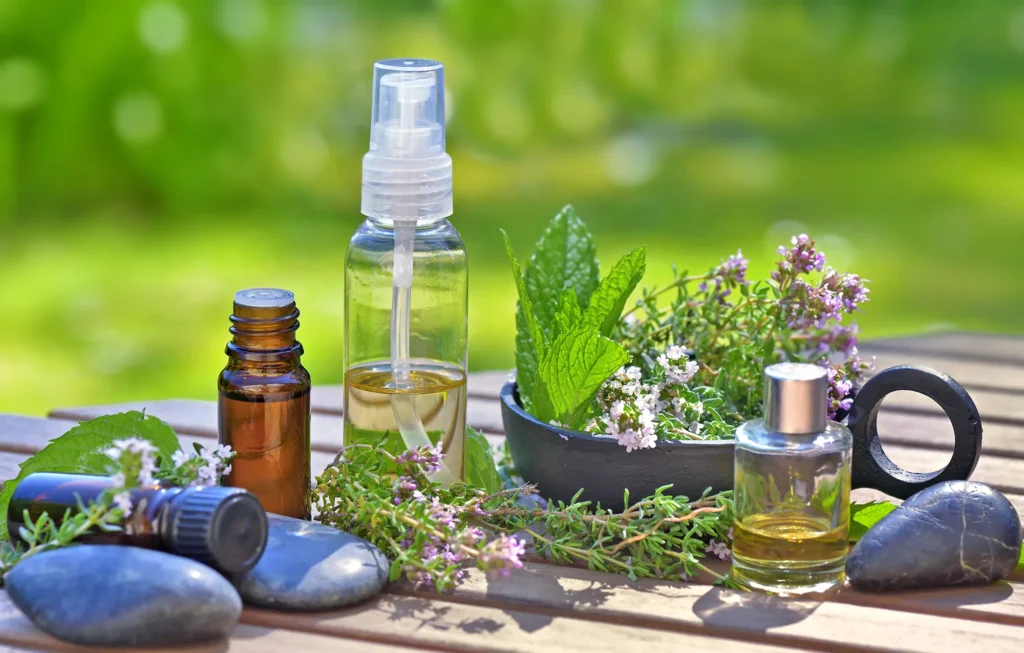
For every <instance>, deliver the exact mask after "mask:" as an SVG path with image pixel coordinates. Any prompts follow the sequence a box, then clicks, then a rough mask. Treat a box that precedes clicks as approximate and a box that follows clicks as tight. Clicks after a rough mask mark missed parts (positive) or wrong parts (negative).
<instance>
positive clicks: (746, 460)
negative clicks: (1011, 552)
mask: <svg viewBox="0 0 1024 653" xmlns="http://www.w3.org/2000/svg"><path fill="white" fill-rule="evenodd" d="M827 374H828V373H827V370H826V369H824V368H822V367H819V366H817V365H807V364H800V363H781V364H778V365H771V366H769V367H768V368H766V369H765V394H764V418H763V419H758V420H753V421H750V422H747V423H745V424H743V425H742V426H740V428H739V429H737V431H736V467H735V469H736V472H735V474H736V476H735V505H736V515H735V523H734V530H733V565H732V573H733V576H734V578H735V579H736V580H738V581H739V582H740V583H741V584H743V585H746V586H748V587H751V588H753V589H759V590H764V591H768V592H774V593H780V594H801V593H808V592H824V591H827V590H829V589H830V588H832V587H834V586H836V585H838V584H840V583H841V582H842V581H843V579H844V575H845V572H844V569H845V565H846V555H847V549H848V546H847V541H846V540H847V531H848V529H849V512H850V481H851V461H852V447H853V436H852V435H851V433H850V430H849V429H847V428H846V427H845V426H843V425H841V424H838V423H836V422H830V421H828V419H827V417H826V405H827V404H826V398H827V394H828V375H827Z"/></svg>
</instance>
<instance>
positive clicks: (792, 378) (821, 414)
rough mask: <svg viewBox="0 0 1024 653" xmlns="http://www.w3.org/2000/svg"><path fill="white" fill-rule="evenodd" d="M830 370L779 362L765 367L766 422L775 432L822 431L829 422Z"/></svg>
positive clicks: (798, 433) (799, 433) (800, 432)
mask: <svg viewBox="0 0 1024 653" xmlns="http://www.w3.org/2000/svg"><path fill="white" fill-rule="evenodd" d="M827 402H828V370H827V369H825V368H824V367H819V366H818V365H810V364H807V363H779V364H777V365H769V366H768V367H766V368H765V370H764V424H765V426H766V427H768V428H769V429H770V430H772V431H775V432H776V433H788V434H792V435H803V434H808V433H821V432H822V431H824V430H825V427H826V426H827V425H828V413H827V410H826V409H827Z"/></svg>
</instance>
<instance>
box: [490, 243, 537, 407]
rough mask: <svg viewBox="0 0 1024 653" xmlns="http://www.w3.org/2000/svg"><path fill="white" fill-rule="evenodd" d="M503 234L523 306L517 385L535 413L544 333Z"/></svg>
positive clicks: (520, 310)
mask: <svg viewBox="0 0 1024 653" xmlns="http://www.w3.org/2000/svg"><path fill="white" fill-rule="evenodd" d="M501 235H502V237H503V238H504V239H505V252H506V253H507V254H508V260H509V263H511V264H512V276H513V277H514V278H515V281H516V289H517V290H518V291H519V304H518V306H517V307H516V383H517V384H518V385H519V399H520V400H521V401H522V402H523V408H525V409H526V410H527V411H528V412H533V391H534V385H535V382H536V378H537V367H538V366H539V363H540V360H541V359H542V358H543V357H544V349H545V341H544V331H543V329H542V328H541V326H540V323H539V322H538V321H537V317H536V315H535V314H534V311H533V303H532V302H531V301H530V296H529V293H528V292H527V290H526V283H525V280H524V278H523V274H522V270H521V269H520V267H519V259H517V258H516V252H515V250H514V249H512V243H511V242H510V241H509V239H508V234H507V233H505V231H504V230H502V232H501Z"/></svg>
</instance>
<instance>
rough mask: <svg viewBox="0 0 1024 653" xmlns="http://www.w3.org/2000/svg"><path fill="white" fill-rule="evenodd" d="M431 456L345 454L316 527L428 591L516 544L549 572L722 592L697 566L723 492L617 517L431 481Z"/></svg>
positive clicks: (521, 493)
mask: <svg viewBox="0 0 1024 653" xmlns="http://www.w3.org/2000/svg"><path fill="white" fill-rule="evenodd" d="M438 456H439V454H438V453H437V452H436V451H433V452H432V451H429V450H426V449H423V450H412V451H410V452H406V453H405V454H401V455H398V456H396V455H394V454H393V453H392V452H391V451H389V450H388V449H387V447H386V444H385V446H371V445H366V444H354V445H350V446H348V447H345V448H344V449H342V451H341V453H339V455H338V457H337V459H336V460H335V462H334V464H333V465H332V466H330V467H328V468H327V469H326V470H325V471H324V473H323V474H322V475H320V476H318V477H317V480H316V484H317V485H316V489H315V490H314V495H313V500H314V505H315V506H316V508H317V510H318V512H319V513H320V514H319V516H318V517H317V519H318V520H320V521H321V522H323V523H325V524H328V525H331V526H335V527H337V528H340V529H342V530H345V531H347V532H350V533H353V534H355V535H358V536H360V537H363V538H365V539H367V540H369V541H370V542H372V543H374V544H375V545H377V546H378V547H379V548H380V549H381V550H382V551H384V552H385V553H386V554H387V555H388V557H389V558H390V559H391V560H392V565H391V576H392V578H393V579H396V578H399V577H401V576H405V577H406V578H408V579H409V580H411V581H413V582H414V583H417V584H419V585H427V586H432V587H435V588H437V589H438V591H441V590H445V589H449V588H451V587H452V586H454V585H455V584H456V583H457V582H458V580H459V579H460V578H461V577H462V574H463V573H464V572H463V568H464V565H465V564H475V565H476V566H478V567H480V568H482V569H486V570H488V571H492V572H498V573H507V572H509V571H510V570H511V569H514V568H516V567H519V566H521V564H522V555H523V554H524V553H525V551H524V548H523V541H522V539H521V538H522V537H524V536H528V540H532V543H533V549H532V553H533V554H534V555H536V556H538V557H541V558H547V559H549V560H550V561H551V562H554V563H556V564H583V565H586V566H587V567H589V568H591V569H596V570H601V571H610V572H615V573H621V574H625V575H627V576H629V577H631V578H638V577H657V578H665V579H675V580H681V579H686V578H690V577H692V576H694V575H695V574H697V573H698V572H700V571H703V572H705V573H708V574H711V575H712V576H714V577H716V578H718V579H719V580H720V581H721V582H723V583H726V584H731V581H729V580H728V579H727V578H725V577H722V576H720V575H718V574H716V573H715V572H714V571H712V570H711V569H709V568H708V567H707V566H706V565H705V564H704V563H703V562H702V559H703V558H705V557H706V556H707V555H708V550H709V547H710V548H711V550H712V551H713V550H716V548H715V544H716V543H721V544H720V547H725V546H726V544H725V543H726V542H727V541H728V539H729V529H730V527H731V524H732V502H731V494H729V493H724V494H720V495H716V496H705V497H701V498H699V499H698V500H696V501H690V500H689V499H687V498H686V497H681V496H672V495H671V494H669V493H668V490H669V487H668V486H666V487H664V488H660V489H659V490H658V491H657V492H656V493H655V494H653V495H652V496H650V497H646V498H644V499H642V500H640V501H637V502H635V503H633V504H629V497H628V494H627V495H626V497H625V498H626V503H627V505H629V507H628V508H627V509H626V510H624V511H623V512H620V513H615V512H612V511H609V510H605V509H602V508H600V507H599V506H593V505H592V504H591V503H590V502H588V501H580V500H579V495H577V497H575V498H574V499H573V500H572V501H570V502H569V503H561V502H560V503H552V504H549V505H546V506H543V505H542V503H543V502H540V503H538V502H536V501H535V500H534V498H533V495H534V494H535V490H534V488H533V487H532V486H530V485H524V486H519V487H514V488H511V489H506V490H499V491H497V492H488V491H485V490H483V489H481V488H474V487H470V486H466V485H455V486H453V487H451V488H448V489H445V488H442V487H441V486H440V485H438V484H436V483H431V482H430V481H429V479H428V478H427V472H428V471H429V469H430V468H431V466H432V465H434V464H436V460H437V457H438ZM492 465H493V463H492ZM717 550H718V551H725V550H726V549H725V548H718V549H717Z"/></svg>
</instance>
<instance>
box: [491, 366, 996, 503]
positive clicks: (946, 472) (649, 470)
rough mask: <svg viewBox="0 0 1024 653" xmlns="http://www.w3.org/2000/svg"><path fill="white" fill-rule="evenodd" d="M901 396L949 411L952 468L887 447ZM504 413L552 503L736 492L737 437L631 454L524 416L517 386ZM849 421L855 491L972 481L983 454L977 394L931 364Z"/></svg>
mask: <svg viewBox="0 0 1024 653" xmlns="http://www.w3.org/2000/svg"><path fill="white" fill-rule="evenodd" d="M897 390H910V391H913V392H919V393H921V394H924V395H926V396H928V397H930V398H931V399H933V400H934V401H935V402H936V403H937V404H939V406H941V407H942V409H943V410H944V411H945V412H946V415H947V417H949V419H950V421H951V422H952V424H953V432H954V435H955V438H956V442H955V444H954V447H953V456H952V458H951V459H950V461H949V464H948V465H947V466H946V467H945V468H943V469H941V470H938V471H935V472H931V473H927V474H922V473H916V472H908V471H906V470H904V469H901V468H900V467H898V466H897V465H896V464H895V463H893V462H892V461H891V460H890V459H889V458H888V456H886V455H885V453H884V452H883V451H882V445H881V442H880V441H879V438H878V429H877V417H878V409H879V407H880V406H881V403H882V399H883V398H884V397H885V396H886V395H888V394H889V393H891V392H895V391H897ZM501 414H502V420H503V422H504V425H505V437H506V438H507V440H508V446H509V450H510V451H511V453H512V459H513V460H514V461H515V465H516V470H517V471H518V472H519V474H520V475H521V476H522V477H523V479H524V480H525V481H527V482H530V483H535V484H536V485H537V487H538V489H539V490H540V494H541V495H542V496H544V497H545V498H548V499H555V500H560V501H566V502H568V501H570V500H571V499H572V498H573V496H575V495H576V493H577V492H579V491H580V489H582V490H583V493H582V495H581V498H582V499H583V500H587V501H592V502H594V503H600V504H601V507H603V508H608V509H611V510H622V508H623V507H624V492H625V491H626V490H627V489H628V490H629V496H630V497H631V500H632V499H639V498H641V497H645V496H647V495H650V494H653V493H654V491H655V490H656V489H658V488H659V487H661V486H664V485H669V484H671V485H672V489H671V490H670V493H671V494H674V495H685V496H687V497H689V498H691V499H694V498H697V497H700V496H701V495H702V494H703V493H704V491H705V490H708V489H710V490H711V491H712V492H720V491H723V490H731V489H732V485H733V456H734V449H735V447H734V446H733V441H732V440H712V441H679V442H659V443H658V446H657V447H655V448H654V449H640V450H637V451H632V452H629V453H627V452H626V450H625V448H623V447H622V446H621V445H619V443H618V442H617V441H616V440H615V439H613V438H605V437H596V436H593V435H590V434H588V433H583V432H581V431H573V430H570V429H565V428H561V427H558V426H552V425H550V424H545V423H543V422H541V421H540V420H538V419H537V418H536V417H534V416H533V415H530V414H529V413H527V412H526V411H525V410H523V407H522V405H521V403H520V400H519V393H518V391H517V388H516V384H515V382H509V383H508V384H506V385H505V387H504V388H502V390H501ZM848 422H849V426H850V430H851V431H852V432H853V460H854V465H853V487H855V488H857V487H869V488H874V489H877V490H881V491H882V492H885V493H886V494H889V495H891V496H894V497H899V498H903V499H905V498H908V497H910V496H911V495H912V494H915V493H916V492H918V491H920V490H923V489H924V488H926V487H929V486H931V485H934V484H935V483H939V482H941V481H948V480H966V479H967V478H969V477H970V475H971V473H972V472H973V471H974V466H975V465H976V464H977V462H978V457H979V456H980V455H981V432H982V429H981V418H980V417H979V416H978V410H977V408H976V407H975V406H974V402H973V401H972V400H971V398H970V395H968V394H967V391H966V390H964V389H963V388H962V387H961V386H960V384H959V383H957V382H956V381H954V380H953V379H951V378H950V377H948V376H946V375H944V374H942V373H940V372H936V371H934V370H930V369H927V368H919V367H912V366H904V365H901V366H898V367H892V368H889V369H887V370H885V371H883V372H880V373H879V374H877V375H875V376H874V377H872V378H871V379H870V380H869V381H868V382H867V383H865V384H864V386H863V388H861V389H860V391H859V392H858V393H857V396H856V398H855V399H854V402H853V407H852V409H851V410H850V415H849V419H848Z"/></svg>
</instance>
